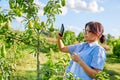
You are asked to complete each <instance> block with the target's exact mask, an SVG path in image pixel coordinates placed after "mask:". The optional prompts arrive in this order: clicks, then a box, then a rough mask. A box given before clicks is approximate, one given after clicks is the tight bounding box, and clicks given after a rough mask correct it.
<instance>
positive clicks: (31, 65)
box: [12, 51, 120, 80]
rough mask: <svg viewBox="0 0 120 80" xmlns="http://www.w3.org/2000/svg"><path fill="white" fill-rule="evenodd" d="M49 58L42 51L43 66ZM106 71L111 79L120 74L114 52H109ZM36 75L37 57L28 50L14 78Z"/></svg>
mask: <svg viewBox="0 0 120 80" xmlns="http://www.w3.org/2000/svg"><path fill="white" fill-rule="evenodd" d="M47 60H48V59H47V57H46V54H45V53H40V61H41V62H40V64H41V67H42V65H43V64H44V63H46V61H47ZM105 72H106V73H108V74H109V75H110V80H115V78H114V77H115V75H118V76H120V60H119V59H118V58H116V57H115V56H113V54H112V53H107V61H106V64H105ZM36 75H37V74H36V57H34V56H33V55H32V54H28V53H27V51H26V53H25V56H24V59H20V62H19V64H17V66H16V72H14V74H13V78H12V80H36Z"/></svg>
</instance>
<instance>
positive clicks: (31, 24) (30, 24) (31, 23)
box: [28, 20, 33, 29]
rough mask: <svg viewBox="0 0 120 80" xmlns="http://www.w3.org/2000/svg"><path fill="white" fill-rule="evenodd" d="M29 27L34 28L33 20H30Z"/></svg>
mask: <svg viewBox="0 0 120 80" xmlns="http://www.w3.org/2000/svg"><path fill="white" fill-rule="evenodd" d="M28 28H29V29H32V28H33V22H32V21H31V20H30V21H29V22H28Z"/></svg>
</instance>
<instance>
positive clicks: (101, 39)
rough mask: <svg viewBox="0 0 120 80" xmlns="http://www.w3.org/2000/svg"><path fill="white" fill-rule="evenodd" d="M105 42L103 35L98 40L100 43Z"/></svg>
mask: <svg viewBox="0 0 120 80" xmlns="http://www.w3.org/2000/svg"><path fill="white" fill-rule="evenodd" d="M105 40H106V37H105V35H102V36H101V38H100V42H101V43H105Z"/></svg>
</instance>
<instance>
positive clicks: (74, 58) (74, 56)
mask: <svg viewBox="0 0 120 80" xmlns="http://www.w3.org/2000/svg"><path fill="white" fill-rule="evenodd" d="M71 58H72V60H73V61H75V62H79V61H80V57H79V56H78V55H77V54H76V53H73V54H72V56H71Z"/></svg>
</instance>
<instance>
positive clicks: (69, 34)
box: [63, 30, 76, 45]
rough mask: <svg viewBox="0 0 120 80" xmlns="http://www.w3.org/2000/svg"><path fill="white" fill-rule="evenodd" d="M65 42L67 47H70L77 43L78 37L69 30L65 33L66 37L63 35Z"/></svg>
mask: <svg viewBox="0 0 120 80" xmlns="http://www.w3.org/2000/svg"><path fill="white" fill-rule="evenodd" d="M63 37H64V38H63V42H64V43H65V44H66V45H70V44H73V43H75V42H76V35H75V33H74V32H72V31H70V30H67V31H65V33H64V35H63Z"/></svg>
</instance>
